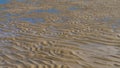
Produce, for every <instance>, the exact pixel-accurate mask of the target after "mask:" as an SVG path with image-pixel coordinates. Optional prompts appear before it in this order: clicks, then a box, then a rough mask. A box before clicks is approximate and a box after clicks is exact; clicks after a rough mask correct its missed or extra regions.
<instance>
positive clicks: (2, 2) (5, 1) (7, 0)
mask: <svg viewBox="0 0 120 68" xmlns="http://www.w3.org/2000/svg"><path fill="white" fill-rule="evenodd" d="M10 1H11V0H0V4H8V3H10Z"/></svg>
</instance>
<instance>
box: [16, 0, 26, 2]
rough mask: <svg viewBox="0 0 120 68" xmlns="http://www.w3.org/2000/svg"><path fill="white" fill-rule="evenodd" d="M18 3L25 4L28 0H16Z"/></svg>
mask: <svg viewBox="0 0 120 68" xmlns="http://www.w3.org/2000/svg"><path fill="white" fill-rule="evenodd" d="M16 1H17V2H25V1H26V0H16Z"/></svg>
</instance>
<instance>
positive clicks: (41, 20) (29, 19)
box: [20, 18, 45, 23]
mask: <svg viewBox="0 0 120 68" xmlns="http://www.w3.org/2000/svg"><path fill="white" fill-rule="evenodd" d="M20 20H21V21H26V22H30V23H39V22H45V20H44V19H43V18H20Z"/></svg>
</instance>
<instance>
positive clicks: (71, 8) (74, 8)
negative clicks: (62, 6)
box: [68, 6, 80, 10]
mask: <svg viewBox="0 0 120 68" xmlns="http://www.w3.org/2000/svg"><path fill="white" fill-rule="evenodd" d="M68 9H69V10H79V9H80V7H76V6H72V7H69V8H68Z"/></svg>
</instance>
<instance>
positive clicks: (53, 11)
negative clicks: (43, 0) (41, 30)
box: [30, 8, 60, 14]
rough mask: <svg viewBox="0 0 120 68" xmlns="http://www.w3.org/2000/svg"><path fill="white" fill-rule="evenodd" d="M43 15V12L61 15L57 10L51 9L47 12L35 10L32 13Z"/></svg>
mask: <svg viewBox="0 0 120 68" xmlns="http://www.w3.org/2000/svg"><path fill="white" fill-rule="evenodd" d="M33 12H34V13H42V12H47V13H51V14H57V13H59V12H60V11H59V10H57V9H55V8H50V9H47V10H43V9H38V10H33V11H30V13H33Z"/></svg>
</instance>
